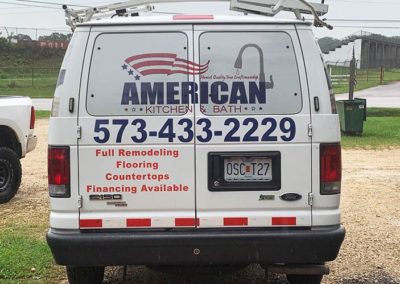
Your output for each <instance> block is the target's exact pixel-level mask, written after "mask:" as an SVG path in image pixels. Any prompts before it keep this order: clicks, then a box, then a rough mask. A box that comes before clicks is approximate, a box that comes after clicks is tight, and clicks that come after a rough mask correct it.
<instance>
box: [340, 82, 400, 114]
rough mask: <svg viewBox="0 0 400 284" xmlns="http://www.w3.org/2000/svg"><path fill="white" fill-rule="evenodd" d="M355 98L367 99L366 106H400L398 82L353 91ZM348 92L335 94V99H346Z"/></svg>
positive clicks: (399, 85) (399, 83)
mask: <svg viewBox="0 0 400 284" xmlns="http://www.w3.org/2000/svg"><path fill="white" fill-rule="evenodd" d="M354 94H355V96H354V97H356V98H363V99H367V106H368V107H388V108H400V82H395V83H392V84H389V85H381V86H378V87H374V88H370V89H365V90H362V91H358V92H355V93H354ZM348 97H349V95H348V94H339V95H336V100H347V99H348Z"/></svg>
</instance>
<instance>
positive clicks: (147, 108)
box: [86, 32, 197, 116]
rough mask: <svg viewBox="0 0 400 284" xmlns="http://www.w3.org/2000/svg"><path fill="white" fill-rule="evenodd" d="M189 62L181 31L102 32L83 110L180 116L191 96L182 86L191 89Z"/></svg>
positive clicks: (96, 47) (96, 112)
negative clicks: (182, 94) (187, 95)
mask: <svg viewBox="0 0 400 284" xmlns="http://www.w3.org/2000/svg"><path fill="white" fill-rule="evenodd" d="M192 65H193V64H192ZM192 65H191V61H190V60H189V59H188V39H187V36H186V34H185V33H181V32H158V33H103V34H100V35H99V36H98V37H97V38H96V40H95V43H94V47H93V53H92V58H91V65H90V72H89V80H88V91H87V100H86V108H87V111H88V113H89V114H91V115H94V116H96V115H97V116H103V115H115V116H117V115H118V116H121V115H138V116H144V115H157V116H159V115H168V116H171V115H183V114H185V113H187V112H188V111H189V110H190V105H189V103H190V100H189V98H188V97H182V96H181V90H182V88H191V87H192V86H191V84H189V83H188V81H189V76H190V75H191V72H190V69H189V68H188V67H187V66H192ZM193 68H197V67H196V65H195V66H194V67H193Z"/></svg>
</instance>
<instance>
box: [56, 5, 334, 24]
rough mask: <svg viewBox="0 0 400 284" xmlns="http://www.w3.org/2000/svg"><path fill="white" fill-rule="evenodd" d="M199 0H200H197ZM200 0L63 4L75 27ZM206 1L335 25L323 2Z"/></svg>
mask: <svg viewBox="0 0 400 284" xmlns="http://www.w3.org/2000/svg"><path fill="white" fill-rule="evenodd" d="M197 1H198V0H197ZM197 1H196V0H130V1H125V2H120V3H114V4H109V5H104V6H98V7H91V8H86V9H80V10H74V9H71V8H68V7H67V5H63V9H64V10H65V16H66V23H67V25H69V26H70V27H71V29H72V30H74V29H75V27H76V24H79V23H85V22H88V21H90V20H92V18H93V17H94V16H97V17H96V19H99V18H104V17H110V16H111V17H114V16H125V17H127V16H129V15H137V13H138V12H141V11H152V10H153V9H154V7H153V6H152V5H153V4H162V3H171V2H185V3H187V2H197ZM202 1H203V2H206V1H209V2H228V1H229V2H230V9H231V10H233V11H240V12H244V13H250V14H258V15H265V16H271V17H272V16H275V15H276V14H278V13H279V12H281V11H287V12H293V13H294V14H295V15H296V18H297V19H299V20H300V19H302V14H308V15H313V16H314V25H315V26H317V27H323V26H325V27H327V28H329V29H332V26H330V25H328V24H327V23H325V22H324V21H322V20H321V19H320V18H319V16H322V15H325V14H326V13H327V12H328V5H326V4H324V0H321V1H322V3H311V2H308V1H306V0H202Z"/></svg>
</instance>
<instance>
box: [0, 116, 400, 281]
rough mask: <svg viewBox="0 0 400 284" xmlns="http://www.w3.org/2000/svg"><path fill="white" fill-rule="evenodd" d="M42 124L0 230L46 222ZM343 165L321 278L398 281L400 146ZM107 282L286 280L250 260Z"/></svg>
mask: <svg viewBox="0 0 400 284" xmlns="http://www.w3.org/2000/svg"><path fill="white" fill-rule="evenodd" d="M47 127H48V122H47V120H45V119H40V120H38V121H37V126H36V134H37V135H38V136H39V145H38V147H37V149H36V150H35V151H34V152H32V153H30V154H29V155H28V156H27V158H26V159H23V160H22V164H23V171H24V176H23V182H22V187H21V189H20V191H19V193H18V194H17V196H16V197H15V198H14V200H13V201H12V202H10V203H9V204H6V205H2V207H1V209H0V214H1V215H2V216H7V217H5V218H1V219H0V230H1V228H2V227H4V226H7V224H11V223H18V224H21V225H26V226H27V227H29V228H39V230H37V229H35V230H34V231H36V232H37V231H39V232H38V233H37V234H38V235H39V236H40V237H43V236H44V233H45V231H46V228H47V226H48V225H47V224H48V199H47V169H46V167H47V164H46V151H47V143H46V141H47ZM343 167H344V169H343V184H342V188H343V190H342V192H343V194H342V204H341V207H342V221H343V224H344V226H345V227H346V230H347V235H346V239H345V241H344V244H343V246H342V249H341V251H340V254H339V257H338V259H337V260H336V261H334V262H332V263H330V264H329V266H330V268H331V274H330V275H329V276H326V277H324V280H323V283H325V284H333V283H339V284H340V283H342V284H353V283H354V284H367V283H380V284H392V283H400V261H399V260H400V206H399V205H400V148H394V149H386V150H379V151H375V150H344V151H343ZM11 212H12V214H9V213H11ZM62 282H63V283H65V280H64V281H62ZM106 283H110V284H111V283H146V284H152V283H157V284H163V283H207V284H212V283H218V284H223V283H235V284H241V283H254V284H258V283H275V284H278V283H281V284H284V283H287V282H286V280H285V279H284V278H283V277H280V276H278V275H265V273H264V271H263V270H262V269H261V268H260V267H259V266H257V265H252V266H249V267H248V268H246V269H244V270H241V271H239V272H237V273H233V274H232V273H231V274H224V275H218V274H216V273H210V272H209V271H201V270H200V271H191V272H186V273H181V274H178V275H168V276H166V275H165V274H163V273H161V272H157V271H154V270H150V269H147V268H145V267H128V268H127V271H126V277H125V279H124V270H123V268H120V267H117V268H109V269H107V270H106Z"/></svg>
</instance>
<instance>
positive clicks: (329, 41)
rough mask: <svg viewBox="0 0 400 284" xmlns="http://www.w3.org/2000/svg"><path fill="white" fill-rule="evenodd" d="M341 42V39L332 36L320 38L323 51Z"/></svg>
mask: <svg viewBox="0 0 400 284" xmlns="http://www.w3.org/2000/svg"><path fill="white" fill-rule="evenodd" d="M340 43H341V40H339V39H336V38H332V37H323V38H320V39H319V40H318V44H319V47H320V48H321V51H322V52H327V51H329V50H330V48H332V47H335V46H337V45H339V44H340Z"/></svg>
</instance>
